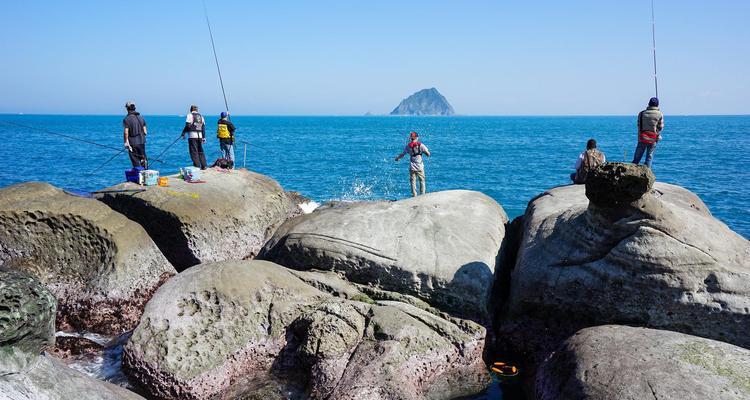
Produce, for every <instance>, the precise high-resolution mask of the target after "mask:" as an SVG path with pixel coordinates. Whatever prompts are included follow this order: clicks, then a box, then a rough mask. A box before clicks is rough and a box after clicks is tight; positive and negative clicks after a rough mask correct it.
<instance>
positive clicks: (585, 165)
mask: <svg viewBox="0 0 750 400" xmlns="http://www.w3.org/2000/svg"><path fill="white" fill-rule="evenodd" d="M603 163H604V160H603V157H602V153H601V152H599V150H596V149H591V150H586V153H585V154H584V155H583V161H581V166H580V167H579V168H578V171H576V183H579V184H580V183H586V178H588V176H589V173H590V172H591V171H593V170H595V169H596V168H598V167H599V166H600V165H602V164H603Z"/></svg>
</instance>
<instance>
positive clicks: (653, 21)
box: [651, 0, 659, 98]
mask: <svg viewBox="0 0 750 400" xmlns="http://www.w3.org/2000/svg"><path fill="white" fill-rule="evenodd" d="M651 44H652V45H653V49H654V89H655V90H656V98H659V82H658V80H657V78H656V19H655V18H654V0H651Z"/></svg>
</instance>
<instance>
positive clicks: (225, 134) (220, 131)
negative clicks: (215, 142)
mask: <svg viewBox="0 0 750 400" xmlns="http://www.w3.org/2000/svg"><path fill="white" fill-rule="evenodd" d="M216 137H217V138H219V139H229V138H230V137H232V135H231V134H230V133H229V128H227V124H222V123H221V121H219V126H218V128H216Z"/></svg>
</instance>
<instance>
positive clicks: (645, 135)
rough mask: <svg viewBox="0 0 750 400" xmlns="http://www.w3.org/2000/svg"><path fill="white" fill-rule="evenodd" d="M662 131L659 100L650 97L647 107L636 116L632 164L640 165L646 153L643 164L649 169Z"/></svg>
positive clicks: (662, 119) (662, 121)
mask: <svg viewBox="0 0 750 400" xmlns="http://www.w3.org/2000/svg"><path fill="white" fill-rule="evenodd" d="M662 129H664V115H663V114H662V113H661V111H660V110H659V99H657V98H656V97H652V98H651V100H649V102H648V107H647V108H646V109H645V110H643V111H641V112H640V113H639V114H638V147H636V148H635V154H634V155H633V164H638V163H640V162H641V158H642V157H643V153H646V161H645V162H644V164H645V165H646V166H647V167H649V168H651V161H652V160H653V159H654V151H655V150H656V143H657V142H658V141H659V140H661V131H662Z"/></svg>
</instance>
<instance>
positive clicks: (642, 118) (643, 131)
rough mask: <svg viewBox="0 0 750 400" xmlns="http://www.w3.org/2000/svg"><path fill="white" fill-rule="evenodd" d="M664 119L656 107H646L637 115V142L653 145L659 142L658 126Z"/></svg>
mask: <svg viewBox="0 0 750 400" xmlns="http://www.w3.org/2000/svg"><path fill="white" fill-rule="evenodd" d="M663 118H664V116H663V115H662V113H661V111H659V109H658V108H656V107H648V108H647V109H645V110H643V111H641V112H640V114H638V141H639V142H641V143H644V144H654V143H656V142H657V141H658V140H659V126H660V125H661V121H662V119H663Z"/></svg>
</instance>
